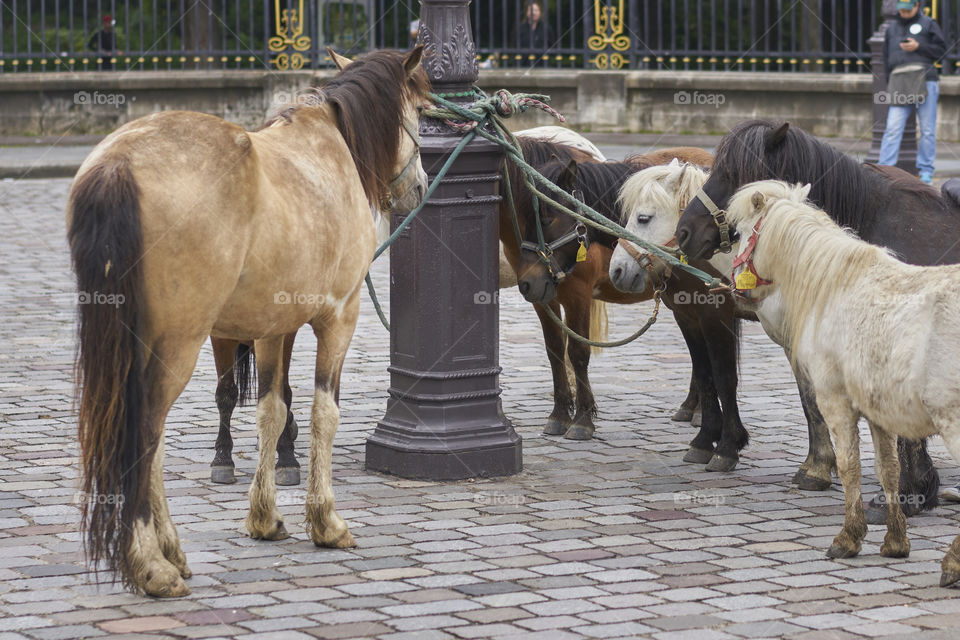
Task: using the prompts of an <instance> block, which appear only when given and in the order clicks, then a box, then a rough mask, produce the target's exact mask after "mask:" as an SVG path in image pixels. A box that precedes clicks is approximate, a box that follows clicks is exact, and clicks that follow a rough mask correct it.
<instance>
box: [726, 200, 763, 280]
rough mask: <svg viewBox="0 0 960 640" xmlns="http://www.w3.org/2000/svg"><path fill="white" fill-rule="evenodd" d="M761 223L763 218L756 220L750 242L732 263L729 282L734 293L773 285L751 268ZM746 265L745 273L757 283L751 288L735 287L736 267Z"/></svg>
mask: <svg viewBox="0 0 960 640" xmlns="http://www.w3.org/2000/svg"><path fill="white" fill-rule="evenodd" d="M761 222H763V218H760V219H759V220H757V224H755V225H754V226H753V233H751V234H750V240H748V241H747V249H746V251H744V252H743V253H741V254H740V255H738V256H737V257H736V258H735V259H734V261H733V273H732V274H731V277H730V280H732V281H733V288H734V290H735V291H749V290H750V289H755V288H756V287H758V286H760V285H765V284H773V283H772V282H770V281H769V280H764V279H763V278H761V277H760V274H758V273H757V270H756V269H755V268H754V266H753V258H752V257H751V256H752V255H753V250H754V249H756V248H757V238H759V237H760V223H761ZM744 263H746V265H747V271H749V272H750V273H752V274H753V277H754V278H756V280H757V282H756V284H755V285H754V286H752V287H744V288H742V289H741V288H740V287H738V286H737V277H736V276H737V267H739V266H741V265H743V264H744Z"/></svg>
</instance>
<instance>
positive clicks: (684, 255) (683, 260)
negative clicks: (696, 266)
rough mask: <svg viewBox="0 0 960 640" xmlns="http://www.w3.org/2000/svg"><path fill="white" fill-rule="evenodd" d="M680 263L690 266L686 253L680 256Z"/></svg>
mask: <svg viewBox="0 0 960 640" xmlns="http://www.w3.org/2000/svg"><path fill="white" fill-rule="evenodd" d="M680 262H682V263H683V264H690V263H689V262H687V254H685V253H681V254H680Z"/></svg>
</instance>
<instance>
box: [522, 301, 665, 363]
mask: <svg viewBox="0 0 960 640" xmlns="http://www.w3.org/2000/svg"><path fill="white" fill-rule="evenodd" d="M660 292H661V289H657V290H656V291H654V292H653V313H652V314H651V315H650V317H649V318H648V319H647V322H646V324H644V325H643V326H642V327H640V329H639V330H638V331H637V332H636V333H635V334H633V335H632V336H629V337H627V338H623V339H622V340H614V341H613V342H598V341H597V340H591V339H589V338H584V337H583V336H582V335H580V334H579V333H577V332H576V331H574V330H573V329H571V328H570V327H568V326H567V325H566V324H565V323H564V322H563V320H561V319H560V317H559V316H557V314H556V313H554V312H553V309H551V308H550V306H549V305H545V304H544V305H540V306H541V307H543V310H544V311H545V312H546V314H547V317H548V318H550V319H551V320H553V321H554V322H556V323H557V325H558V326H559V327H560V328H561V329H563V332H564V333H565V334H567V335H568V336H570V337H571V338H573V339H574V340H576V341H577V342H582V343H583V344H586V345H590V346H591V347H599V348H601V349H609V348H611V347H622V346H623V345H625V344H629V343H631V342H633V341H634V340H636V339H637V338H639V337H640V336H642V335H643V334H645V333H646V332H647V329H649V328H650V327H652V326H653V324H654V323H655V322H656V321H657V315H659V313H660Z"/></svg>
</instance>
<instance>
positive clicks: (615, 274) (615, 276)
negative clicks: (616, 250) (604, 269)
mask: <svg viewBox="0 0 960 640" xmlns="http://www.w3.org/2000/svg"><path fill="white" fill-rule="evenodd" d="M622 277H623V269H622V268H621V267H617V268H616V269H614V270H613V281H614V282H620V279H621V278H622Z"/></svg>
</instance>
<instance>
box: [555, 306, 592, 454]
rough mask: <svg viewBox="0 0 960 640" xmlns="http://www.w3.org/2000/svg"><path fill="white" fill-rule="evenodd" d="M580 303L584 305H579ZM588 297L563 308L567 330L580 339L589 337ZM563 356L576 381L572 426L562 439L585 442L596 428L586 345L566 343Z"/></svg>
mask: <svg viewBox="0 0 960 640" xmlns="http://www.w3.org/2000/svg"><path fill="white" fill-rule="evenodd" d="M582 301H586V304H583V303H582ZM592 303H593V299H592V298H590V297H577V298H576V299H575V301H574V303H573V304H572V305H570V306H569V307H568V306H565V307H564V309H565V311H566V312H567V315H566V317H567V326H568V327H570V329H571V330H573V331H575V332H576V333H578V334H579V335H581V336H589V335H590V305H591V304H592ZM567 355H568V356H569V357H570V363H571V364H573V373H574V375H575V376H576V380H577V397H576V405H575V406H576V413H575V414H574V416H573V422H572V423H571V424H570V427H569V428H568V429H567V431H566V433H564V434H563V437H564V438H566V439H567V440H589V439H591V438H592V437H593V433H594V431H596V427H595V426H594V424H593V417H594V416H595V415H597V404H596V401H595V400H594V397H593V389H591V388H590V377H589V374H588V371H589V368H590V345H587V344H584V343H582V342H580V341H579V340H574V339H572V338H568V339H567Z"/></svg>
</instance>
